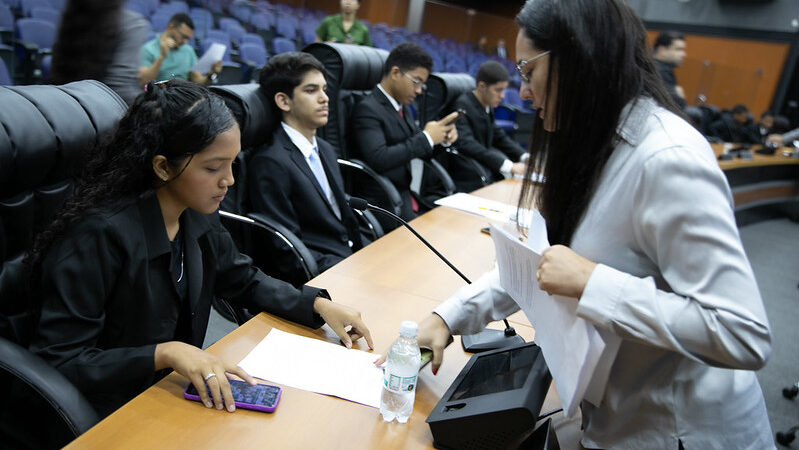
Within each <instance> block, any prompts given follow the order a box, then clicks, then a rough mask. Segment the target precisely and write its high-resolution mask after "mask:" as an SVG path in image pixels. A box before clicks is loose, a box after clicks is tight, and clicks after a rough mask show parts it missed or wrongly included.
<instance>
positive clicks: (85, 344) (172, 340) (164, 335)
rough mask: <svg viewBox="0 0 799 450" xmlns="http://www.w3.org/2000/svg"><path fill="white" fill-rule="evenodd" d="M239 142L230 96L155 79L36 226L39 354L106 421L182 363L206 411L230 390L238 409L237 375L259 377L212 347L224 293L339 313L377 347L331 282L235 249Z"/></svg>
mask: <svg viewBox="0 0 799 450" xmlns="http://www.w3.org/2000/svg"><path fill="white" fill-rule="evenodd" d="M240 148H241V144H240V132H239V127H238V125H237V124H236V121H235V119H234V118H233V115H232V114H231V113H230V110H229V109H228V108H227V106H225V103H224V101H222V99H221V98H219V97H218V96H216V95H214V94H213V93H211V92H209V91H208V89H206V88H204V87H202V86H199V85H197V84H195V83H190V82H186V81H180V80H170V81H167V82H164V83H153V82H150V83H148V84H147V85H146V86H145V92H144V93H143V94H141V95H139V97H137V98H136V100H135V101H134V102H133V105H131V107H130V109H129V110H128V112H127V113H126V114H125V116H124V117H123V118H122V119H121V120H120V122H119V127H118V130H117V131H116V133H115V134H114V136H113V137H112V139H111V140H110V141H108V142H107V143H105V144H103V146H101V147H100V148H99V149H98V150H97V151H95V152H93V153H92V156H91V157H90V158H89V161H88V163H87V170H86V172H85V174H84V176H83V177H81V178H80V179H78V180H76V186H75V192H74V195H73V197H71V198H70V199H68V200H67V202H66V203H65V205H64V208H63V209H62V210H61V211H60V212H59V213H58V214H57V215H56V217H55V218H54V220H53V222H52V223H51V224H50V225H49V226H48V228H47V229H46V230H45V231H43V232H42V233H41V234H39V235H38V236H37V239H36V241H35V245H34V248H33V249H32V251H31V255H30V259H29V261H28V263H29V266H30V267H32V269H33V275H32V277H31V278H32V285H36V286H37V287H38V290H37V294H38V295H35V296H34V297H35V298H36V299H37V300H38V301H39V303H38V308H37V309H38V312H39V314H38V316H39V321H38V326H37V327H36V330H35V332H34V335H33V338H32V340H31V351H33V352H34V353H36V354H37V355H39V356H40V357H42V358H43V359H44V360H45V361H47V362H48V363H49V364H51V365H53V366H54V367H56V368H57V369H58V370H59V371H61V373H63V374H64V376H66V377H67V378H68V379H69V380H70V381H71V382H72V383H73V384H74V385H75V386H76V387H77V388H78V389H79V390H80V391H81V392H82V393H83V394H84V395H85V396H86V398H87V399H88V400H89V402H90V403H91V404H92V406H94V408H95V409H96V411H97V413H98V415H99V416H100V417H104V416H105V415H107V414H109V413H110V412H112V411H113V410H115V409H116V408H118V407H120V406H122V405H123V404H124V403H125V402H127V401H128V400H130V399H131V398H133V397H134V396H136V395H138V394H139V393H141V392H142V391H144V390H145V389H147V388H148V387H149V386H150V385H152V384H153V383H155V382H157V381H158V380H159V379H161V378H163V377H164V376H166V375H167V374H168V373H169V371H171V370H174V371H175V372H177V373H179V374H181V375H183V376H184V377H186V378H187V379H189V380H190V381H191V383H192V384H193V385H194V386H195V387H196V388H197V390H198V391H199V392H200V397H201V398H202V400H203V402H204V403H205V406H206V407H208V408H211V407H212V406H216V408H217V409H222V407H223V399H224V405H225V406H226V407H227V410H228V411H231V412H232V411H234V410H235V405H234V403H233V397H232V394H231V391H230V386H229V384H228V380H227V375H226V374H228V373H230V374H235V375H238V376H240V377H242V378H243V379H245V380H247V381H248V382H250V383H253V384H254V383H255V381H254V380H253V379H252V378H251V377H250V376H249V375H248V374H247V373H246V372H245V371H244V370H242V369H241V368H240V367H238V366H237V365H236V364H235V363H234V362H232V361H227V360H225V359H224V358H220V357H218V356H215V355H212V354H210V353H207V352H204V351H202V350H201V349H200V346H201V345H202V343H203V338H204V337H205V332H206V327H207V325H208V317H209V314H210V310H211V300H212V299H213V298H214V297H218V298H224V299H226V300H227V301H229V302H232V303H234V304H238V305H240V306H242V307H246V308H250V309H252V310H257V311H266V312H269V313H271V314H274V315H277V316H279V317H282V318H283V319H286V320H291V321H294V322H297V323H299V324H302V325H304V326H309V327H314V328H316V327H320V326H322V325H323V324H325V323H327V324H328V325H330V327H331V328H332V329H333V330H334V331H335V332H336V334H338V336H339V337H340V339H341V340H342V341H343V342H344V343H345V345H346V346H347V347H351V345H352V341H354V340H356V339H359V338H360V337H361V336H363V337H364V338H366V341H367V343H368V344H369V346H370V347H372V340H371V337H370V335H369V330H368V329H367V328H366V325H365V324H364V323H363V320H362V319H361V317H360V313H358V312H357V311H355V310H353V309H351V308H348V307H346V306H343V305H341V304H339V303H334V302H332V301H330V300H329V296H328V295H327V293H326V292H325V291H324V290H322V289H318V288H314V287H311V286H301V287H299V288H295V287H294V286H292V285H290V284H289V283H286V282H284V281H280V280H277V279H274V278H270V277H268V276H266V275H264V274H263V273H262V272H261V271H260V270H258V269H257V268H255V267H253V266H252V260H251V259H250V258H249V257H248V256H246V255H243V254H241V253H239V251H238V250H237V249H236V245H235V244H234V243H233V239H232V238H231V237H230V234H228V232H227V230H225V228H224V227H223V226H222V224H221V223H220V221H219V215H218V213H217V210H218V208H219V204H220V202H222V200H223V199H224V197H225V194H226V192H227V188H228V187H229V186H231V185H233V183H234V180H233V175H232V165H233V161H234V160H235V158H236V155H238V153H239V151H240ZM348 327H350V328H349V332H348V331H347V328H348ZM206 384H207V385H208V390H210V396H209V395H208V394H207V390H206Z"/></svg>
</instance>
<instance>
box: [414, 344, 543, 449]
mask: <svg viewBox="0 0 799 450" xmlns="http://www.w3.org/2000/svg"><path fill="white" fill-rule="evenodd" d="M551 382H552V376H551V375H550V374H549V368H548V367H547V365H546V362H545V361H544V355H543V354H542V353H541V348H540V347H538V346H537V345H535V344H534V343H532V342H530V343H525V344H522V345H517V346H513V347H507V348H504V349H499V350H493V351H489V352H485V353H480V354H477V355H474V356H472V358H471V359H470V360H469V362H468V363H466V366H465V367H464V368H463V370H461V373H460V374H458V376H457V377H456V378H455V381H454V382H453V383H452V385H450V387H449V389H447V392H446V393H445V394H444V396H443V397H441V400H440V401H439V402H438V404H437V405H436V406H435V408H433V411H432V412H431V413H430V415H429V416H428V417H427V423H428V424H429V425H430V431H431V432H432V433H433V446H435V447H436V448H439V449H462V448H471V449H505V448H518V447H519V446H520V445H522V443H523V442H525V440H526V439H527V438H528V437H530V435H531V434H532V433H533V431H534V430H535V424H536V421H537V419H538V415H539V413H540V411H541V406H542V405H543V404H544V398H545V397H546V395H547V390H548V389H549V385H550V383H551Z"/></svg>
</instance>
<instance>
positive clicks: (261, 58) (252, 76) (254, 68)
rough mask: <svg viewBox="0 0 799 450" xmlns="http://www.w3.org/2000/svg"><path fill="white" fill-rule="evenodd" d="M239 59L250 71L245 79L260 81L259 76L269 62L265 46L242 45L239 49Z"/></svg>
mask: <svg viewBox="0 0 799 450" xmlns="http://www.w3.org/2000/svg"><path fill="white" fill-rule="evenodd" d="M239 59H240V60H241V62H242V63H243V64H245V65H246V66H247V69H248V70H247V73H246V74H245V79H249V80H252V81H258V74H259V72H260V70H261V68H262V67H263V66H265V65H266V61H267V55H266V48H265V47H264V46H263V44H261V45H258V44H247V43H245V44H241V46H240V47H239Z"/></svg>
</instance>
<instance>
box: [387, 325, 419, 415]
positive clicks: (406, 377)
mask: <svg viewBox="0 0 799 450" xmlns="http://www.w3.org/2000/svg"><path fill="white" fill-rule="evenodd" d="M418 329H419V326H418V325H416V322H411V321H407V320H406V321H404V322H402V325H401V326H400V335H399V337H398V338H397V340H396V341H394V344H392V345H391V350H389V352H388V357H387V358H386V367H385V370H384V374H383V395H382V397H381V398H380V414H382V415H383V420H385V421H386V422H391V421H393V420H394V419H395V418H396V419H397V422H399V423H405V422H407V421H408V418H409V417H410V416H411V412H412V411H413V400H414V397H415V395H416V381H417V377H418V375H419V366H420V365H421V363H422V358H421V353H420V352H419V343H418V342H416V332H417V331H418Z"/></svg>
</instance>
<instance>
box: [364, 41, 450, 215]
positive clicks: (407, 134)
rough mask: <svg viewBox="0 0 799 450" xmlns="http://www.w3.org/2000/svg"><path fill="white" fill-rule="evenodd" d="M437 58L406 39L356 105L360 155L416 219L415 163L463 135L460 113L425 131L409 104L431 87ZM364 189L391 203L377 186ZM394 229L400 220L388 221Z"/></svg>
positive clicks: (405, 211)
mask: <svg viewBox="0 0 799 450" xmlns="http://www.w3.org/2000/svg"><path fill="white" fill-rule="evenodd" d="M432 70H433V59H432V58H431V57H430V55H429V54H428V53H427V52H425V51H424V50H423V49H422V48H421V47H419V46H418V45H416V44H413V43H410V42H406V43H403V44H400V45H398V46H396V47H395V48H394V49H393V50H392V51H391V53H390V54H389V55H388V58H387V59H386V63H385V65H384V66H383V78H382V80H381V81H380V83H379V84H378V85H377V87H376V88H375V89H374V90H372V93H371V94H369V95H368V96H367V97H366V98H365V99H364V100H363V101H361V102H360V103H359V104H358V106H357V107H356V110H355V114H354V119H353V126H354V130H355V133H354V134H355V143H356V146H355V147H356V149H357V154H356V156H357V157H359V158H361V159H363V160H364V161H365V162H366V163H367V164H368V165H369V166H371V168H372V169H374V170H375V171H377V172H378V173H379V174H381V175H384V176H386V177H387V178H388V179H389V180H390V181H391V183H392V184H393V185H394V186H395V187H396V188H397V191H399V194H400V197H401V198H402V211H401V216H402V218H403V219H405V220H410V219H412V218H414V217H416V212H415V211H414V209H413V207H412V203H411V202H412V200H411V192H410V186H411V170H410V162H411V160H412V159H414V158H428V157H430V156H432V154H433V147H435V146H436V145H439V144H442V145H450V144H452V143H453V142H455V141H456V140H457V139H458V130H457V129H456V128H455V124H454V123H453V122H454V121H455V119H456V118H457V117H458V113H457V112H455V113H452V114H450V115H448V116H446V117H444V118H443V119H442V120H440V121H430V122H427V123H426V124H425V125H424V129H423V130H422V129H420V128H419V126H418V125H417V124H416V123H415V122H414V120H413V117H412V116H411V110H410V108H408V105H409V104H410V103H411V102H413V100H414V99H415V98H416V96H417V95H419V94H421V93H422V92H423V91H424V89H425V88H426V86H425V82H426V81H427V77H429V76H430V72H431V71H432ZM359 188H360V190H359V193H360V194H361V195H362V196H363V197H365V198H366V199H367V200H368V201H370V202H372V203H385V202H384V201H381V199H382V198H383V196H382V195H381V193H380V191H379V190H378V189H376V187H372V186H361V187H359ZM386 226H387V227H388V228H389V229H392V228H394V227H395V226H396V225H395V224H386Z"/></svg>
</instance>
